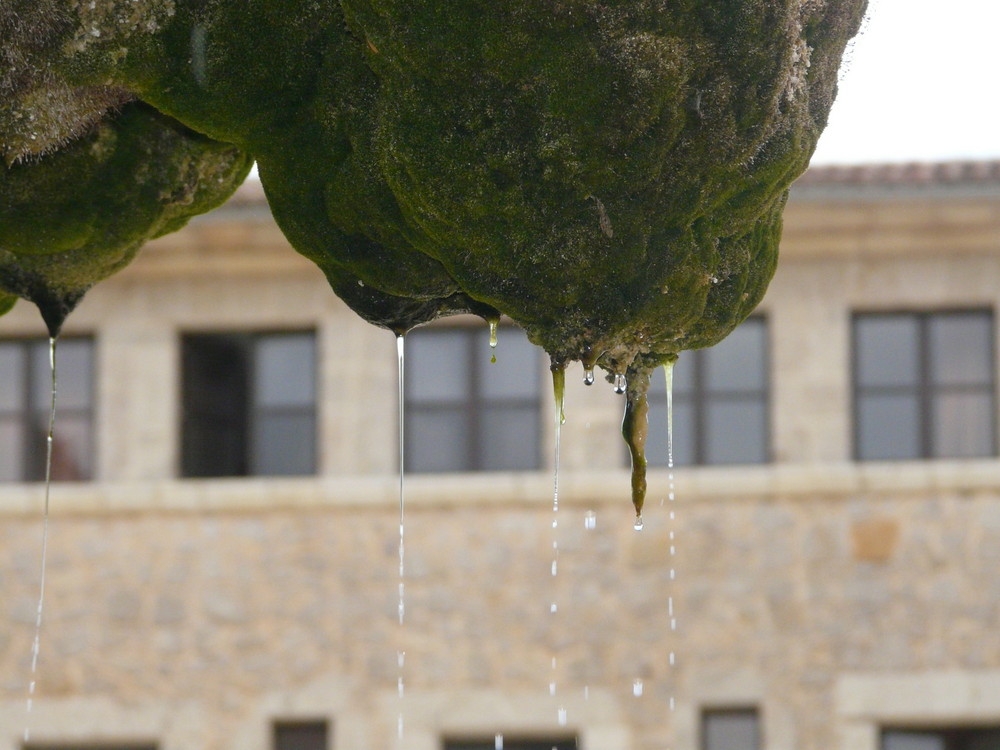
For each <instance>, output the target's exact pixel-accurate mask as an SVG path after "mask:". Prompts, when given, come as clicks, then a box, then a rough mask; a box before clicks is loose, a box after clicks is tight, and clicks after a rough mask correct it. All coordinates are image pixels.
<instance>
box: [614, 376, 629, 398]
mask: <svg viewBox="0 0 1000 750" xmlns="http://www.w3.org/2000/svg"><path fill="white" fill-rule="evenodd" d="M627 388H628V381H627V380H626V379H625V373H622V372H619V373H616V374H615V393H617V394H618V395H619V396H620V395H622V394H623V393H625V390H626V389H627Z"/></svg>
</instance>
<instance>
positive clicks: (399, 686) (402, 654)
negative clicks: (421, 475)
mask: <svg viewBox="0 0 1000 750" xmlns="http://www.w3.org/2000/svg"><path fill="white" fill-rule="evenodd" d="M405 354H406V347H405V342H404V339H403V335H402V334H399V335H397V336H396V361H397V364H398V380H399V603H398V607H397V609H398V612H399V636H398V645H397V650H396V694H397V700H398V702H399V705H398V707H397V713H396V739H397V741H398V742H399V743H400V744H402V741H403V698H404V695H405V690H406V688H405V684H404V667H405V663H406V651H405V650H404V640H403V635H404V629H403V628H404V621H405V619H406V548H405V546H404V536H405V533H404V532H405V528H406V525H405V520H406V513H405V508H406V503H405V498H406V492H405V490H406V486H405V484H404V477H405V474H406V473H405V465H404V455H405V453H404V451H405V448H406V433H405V430H404V424H403V418H404V414H405V402H404V399H405V390H406V389H405V387H404V383H405V374H406V369H405V359H406V357H405Z"/></svg>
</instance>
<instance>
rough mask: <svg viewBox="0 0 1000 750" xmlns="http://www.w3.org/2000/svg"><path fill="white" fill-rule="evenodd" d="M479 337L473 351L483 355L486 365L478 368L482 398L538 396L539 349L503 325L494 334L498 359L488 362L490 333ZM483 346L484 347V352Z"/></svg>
mask: <svg viewBox="0 0 1000 750" xmlns="http://www.w3.org/2000/svg"><path fill="white" fill-rule="evenodd" d="M476 338H477V339H478V341H477V346H476V348H475V352H476V354H477V355H479V356H480V357H483V356H485V357H486V360H485V364H483V365H482V366H481V367H479V368H477V369H478V370H479V372H480V373H482V395H483V398H485V399H497V398H520V399H533V398H536V397H537V396H538V392H539V387H538V380H539V366H538V365H539V351H540V350H539V348H538V347H537V346H535V345H534V344H532V343H531V342H530V341H528V337H527V336H526V335H525V334H524V332H523V331H522V330H521V329H519V328H511V327H510V326H504V327H502V328H501V329H500V331H499V334H498V336H497V340H498V343H497V349H496V357H497V361H496V362H494V363H492V364H490V362H489V355H488V354H486V352H488V351H489V345H488V342H489V335H488V334H487V333H486V332H485V331H484V332H482V334H481V335H478V336H477V337H476ZM482 345H486V346H485V351H484V348H483V346H482Z"/></svg>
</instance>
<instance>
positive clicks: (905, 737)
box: [882, 732, 947, 750]
mask: <svg viewBox="0 0 1000 750" xmlns="http://www.w3.org/2000/svg"><path fill="white" fill-rule="evenodd" d="M882 750H947V745H946V744H945V740H944V737H943V736H942V735H941V734H940V733H938V732H886V733H885V734H883V735H882Z"/></svg>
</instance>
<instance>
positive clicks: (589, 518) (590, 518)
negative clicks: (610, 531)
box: [583, 510, 597, 531]
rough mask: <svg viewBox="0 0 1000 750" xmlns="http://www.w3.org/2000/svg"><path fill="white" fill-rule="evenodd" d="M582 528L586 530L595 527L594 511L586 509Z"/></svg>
mask: <svg viewBox="0 0 1000 750" xmlns="http://www.w3.org/2000/svg"><path fill="white" fill-rule="evenodd" d="M583 528H585V529H586V530H587V531H593V530H594V529H596V528H597V514H596V513H595V512H594V511H592V510H588V511H587V512H586V513H585V514H584V516H583Z"/></svg>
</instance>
